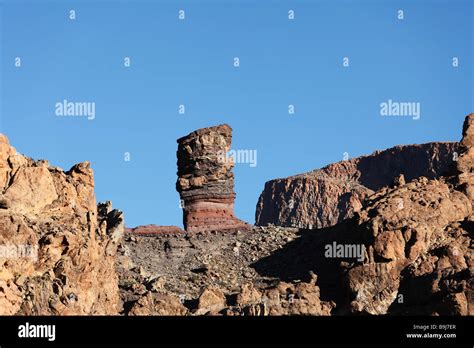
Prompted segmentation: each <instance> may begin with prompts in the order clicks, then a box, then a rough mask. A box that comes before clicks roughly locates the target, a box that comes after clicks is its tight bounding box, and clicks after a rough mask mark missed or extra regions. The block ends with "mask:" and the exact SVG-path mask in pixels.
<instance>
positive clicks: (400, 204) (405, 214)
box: [342, 178, 474, 315]
mask: <svg viewBox="0 0 474 348" xmlns="http://www.w3.org/2000/svg"><path fill="white" fill-rule="evenodd" d="M471 213H472V206H471V202H470V201H469V199H468V198H467V197H466V196H465V195H464V194H462V193H461V192H458V191H455V190H453V189H450V187H449V186H448V185H447V184H446V183H443V182H441V181H438V180H428V179H426V178H420V179H418V180H415V181H413V182H410V183H408V184H405V185H403V186H400V187H397V188H394V189H382V190H381V191H379V192H377V194H376V195H374V196H372V197H371V198H370V202H369V204H368V205H367V207H365V208H364V209H363V210H362V211H361V212H359V214H358V216H357V218H356V219H355V220H354V221H353V223H354V224H350V223H349V224H347V227H348V229H347V235H346V236H345V238H343V239H342V240H343V241H344V242H346V243H349V244H351V243H362V244H364V246H365V248H366V255H365V259H364V261H363V262H361V263H356V264H355V265H352V266H350V267H347V273H346V278H345V282H346V285H347V287H348V289H349V292H350V294H351V295H352V298H353V300H352V302H351V303H350V310H351V311H352V312H356V313H370V314H385V313H387V312H388V311H389V309H390V307H391V306H393V307H394V308H396V307H397V303H398V301H397V300H399V298H397V296H399V295H402V297H401V298H400V299H402V300H403V303H407V302H408V303H412V304H416V305H417V306H418V308H417V310H416V311H414V310H413V309H412V308H410V307H409V306H406V307H403V306H398V307H399V311H402V312H409V311H410V310H412V311H413V312H416V313H420V312H424V313H423V314H461V315H467V314H468V300H467V299H468V298H469V294H470V293H471V292H472V285H473V284H472V270H473V269H474V263H473V261H474V260H473V258H472V245H471V237H470V235H469V233H472V232H473V230H472V226H468V222H467V218H468V217H469V215H470V214H471ZM349 234H350V236H348V235H349ZM470 283H471V284H470ZM471 296H472V295H471ZM445 302H453V303H452V304H451V305H449V306H446V305H445ZM422 307H425V308H422ZM471 314H472V313H471Z"/></svg>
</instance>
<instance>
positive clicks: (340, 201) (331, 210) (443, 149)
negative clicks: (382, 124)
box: [255, 143, 458, 229]
mask: <svg viewBox="0 0 474 348" xmlns="http://www.w3.org/2000/svg"><path fill="white" fill-rule="evenodd" d="M457 149H458V144H457V143H428V144H422V145H407V146H396V147H393V148H390V149H387V150H384V151H376V152H374V153H373V154H372V155H370V156H363V157H358V158H354V159H350V160H347V161H342V162H338V163H334V164H330V165H328V166H326V167H324V168H322V169H319V170H315V171H312V172H309V173H305V174H301V175H296V176H292V177H288V178H284V179H275V180H271V181H269V182H267V183H266V184H265V188H264V190H263V192H262V194H261V195H260V198H259V201H258V203H257V210H256V217H255V220H256V224H257V225H268V224H274V225H279V226H294V227H301V228H310V229H311V228H321V227H327V226H332V225H335V224H337V223H338V222H341V221H342V220H344V219H347V218H349V217H351V216H353V214H354V212H357V211H359V210H360V209H361V208H362V205H363V202H364V200H365V199H366V198H367V197H368V196H370V195H371V194H373V193H374V191H377V190H379V189H381V188H382V187H386V186H390V185H391V184H392V183H393V181H394V179H395V178H396V177H397V176H399V175H400V174H403V175H404V178H405V180H406V181H407V182H408V181H411V180H413V179H416V178H419V177H421V176H424V177H426V178H428V179H434V178H438V177H440V176H441V175H444V174H446V173H447V172H448V171H449V169H450V168H451V167H452V165H453V163H454V160H455V159H456V156H455V152H456V151H457Z"/></svg>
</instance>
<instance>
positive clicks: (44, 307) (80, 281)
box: [0, 135, 120, 315]
mask: <svg viewBox="0 0 474 348" xmlns="http://www.w3.org/2000/svg"><path fill="white" fill-rule="evenodd" d="M0 200H2V202H3V203H2V209H0V245H1V246H9V247H11V248H13V251H15V253H16V255H13V254H11V255H6V257H1V258H0V269H2V272H1V273H0V314H1V315H11V314H17V315H50V314H54V315H67V314H70V315H90V314H118V307H119V303H120V299H119V294H118V285H117V275H116V273H115V269H114V256H115V251H116V246H117V243H118V240H119V239H120V228H119V226H118V225H116V224H115V223H114V224H113V225H111V224H110V222H111V219H110V218H111V217H112V216H109V217H108V218H105V220H103V221H102V220H101V219H102V218H101V217H99V216H98V213H97V206H96V201H95V195H94V178H93V172H92V169H91V168H90V165H89V163H87V162H86V163H81V164H78V165H75V166H74V167H72V168H71V170H70V171H68V172H64V171H62V170H61V169H59V168H56V167H51V166H49V164H48V163H47V162H46V161H34V160H32V159H29V158H27V157H24V156H22V155H20V154H18V153H17V152H16V150H15V149H14V148H13V147H11V146H10V145H9V144H8V140H7V138H6V137H5V136H4V135H0ZM113 215H115V214H113ZM117 218H118V216H115V219H117ZM112 220H113V219H112ZM118 224H119V225H120V222H118ZM99 225H100V226H99ZM18 255H20V257H18ZM2 256H5V255H2Z"/></svg>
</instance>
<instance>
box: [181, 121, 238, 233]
mask: <svg viewBox="0 0 474 348" xmlns="http://www.w3.org/2000/svg"><path fill="white" fill-rule="evenodd" d="M177 142H178V152H177V157H178V181H177V183H176V189H177V191H178V192H179V194H180V197H181V202H182V208H183V223H184V227H185V229H186V231H187V232H204V231H211V230H220V231H221V230H235V229H239V228H243V227H245V226H247V224H246V223H245V222H243V221H241V220H238V219H237V218H236V217H235V216H234V199H235V193H234V174H233V173H232V168H233V166H234V163H233V161H232V160H231V159H228V158H227V156H226V154H227V152H228V151H229V150H230V146H231V142H232V128H230V127H229V126H228V125H226V124H224V125H219V126H215V127H210V128H203V129H199V130H196V131H194V132H192V133H190V134H189V135H187V136H185V137H182V138H180V139H178V140H177Z"/></svg>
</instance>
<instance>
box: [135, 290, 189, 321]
mask: <svg viewBox="0 0 474 348" xmlns="http://www.w3.org/2000/svg"><path fill="white" fill-rule="evenodd" d="M187 312H188V309H187V308H186V307H185V306H183V304H182V303H181V301H180V300H179V298H178V297H176V296H174V295H172V294H169V293H167V292H147V293H146V294H145V295H144V296H142V297H141V298H140V299H139V300H138V301H136V302H135V303H134V304H133V306H132V308H131V309H130V311H129V313H128V315H172V316H177V315H186V314H187Z"/></svg>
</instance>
